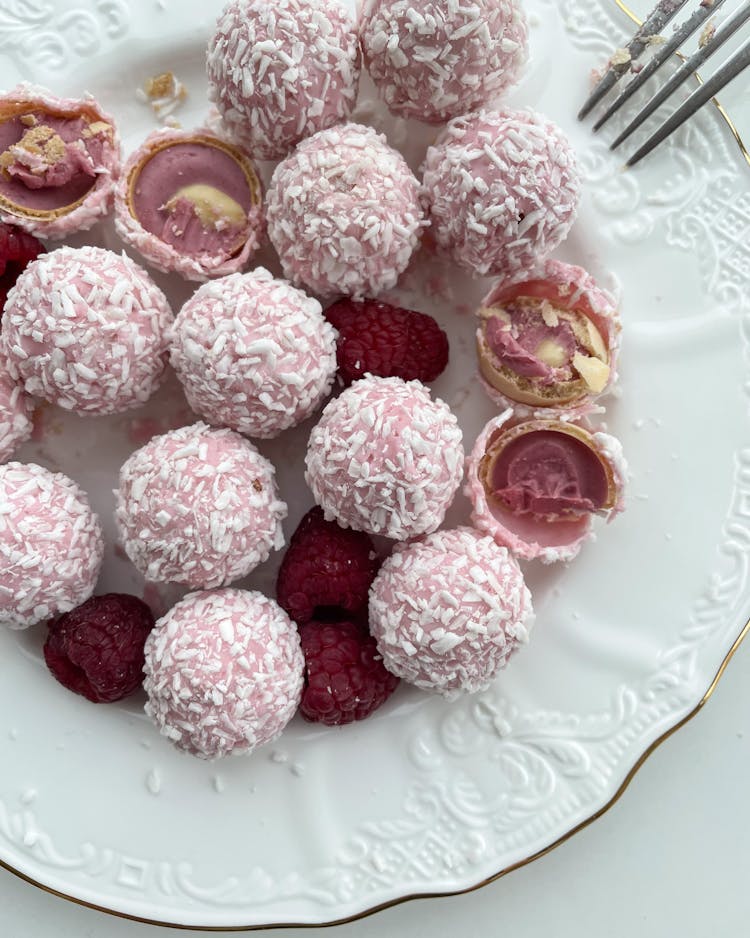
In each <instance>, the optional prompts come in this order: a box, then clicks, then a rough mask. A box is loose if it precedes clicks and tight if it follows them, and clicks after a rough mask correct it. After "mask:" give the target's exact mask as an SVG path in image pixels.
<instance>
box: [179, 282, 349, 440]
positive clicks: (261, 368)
mask: <svg viewBox="0 0 750 938" xmlns="http://www.w3.org/2000/svg"><path fill="white" fill-rule="evenodd" d="M171 362H172V366H173V367H174V369H175V371H176V372H177V377H178V378H179V379H180V381H181V382H182V386H183V388H184V390H185V395H186V396H187V399H188V403H189V404H190V406H191V407H192V409H193V410H194V411H195V412H196V413H198V414H200V415H201V416H202V417H203V418H204V419H205V420H207V421H208V422H209V423H212V424H216V425H219V426H226V427H231V428H232V429H233V430H237V431H238V432H240V433H245V434H247V435H248V436H251V437H257V438H260V439H268V438H270V437H274V436H276V435H278V434H279V433H281V431H282V430H286V429H287V428H288V427H293V426H296V425H297V424H298V423H301V421H303V420H305V419H306V418H307V417H309V416H310V414H312V413H313V412H314V411H315V410H317V408H318V407H319V405H320V404H321V402H322V400H323V398H324V397H325V396H326V395H327V394H328V392H329V390H330V389H331V384H332V383H333V378H334V375H335V373H336V333H335V331H334V329H333V327H332V326H331V325H330V323H328V322H327V321H326V319H325V318H324V316H323V313H322V310H321V306H320V303H318V301H317V300H314V299H312V298H310V297H308V296H306V295H305V294H304V293H302V291H300V290H296V289H295V288H294V287H291V286H290V285H289V284H288V283H286V282H285V281H283V280H275V279H274V278H273V277H272V276H271V274H270V273H269V272H268V271H267V270H264V269H263V268H262V267H261V268H258V269H256V270H254V271H253V272H252V273H249V274H245V275H242V274H233V275H232V276H229V277H224V278H223V279H221V280H217V281H215V282H214V283H210V284H205V285H204V286H202V287H201V288H200V289H199V290H198V291H197V293H195V294H194V295H193V297H192V298H191V299H190V300H188V302H187V303H186V304H185V306H183V308H182V310H181V312H180V313H179V315H178V316H177V319H176V321H175V326H174V331H173V339H172V350H171Z"/></svg>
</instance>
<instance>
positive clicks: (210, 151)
mask: <svg viewBox="0 0 750 938" xmlns="http://www.w3.org/2000/svg"><path fill="white" fill-rule="evenodd" d="M264 224H265V222H264V217H263V192H262V187H261V183H260V179H259V178H258V175H257V172H256V170H255V166H254V165H253V163H252V161H251V160H250V158H249V157H248V156H246V154H244V153H243V152H242V151H241V150H239V149H238V148H237V147H234V146H232V145H230V144H228V143H226V141H224V140H222V139H221V138H219V137H217V136H216V135H215V134H212V133H210V132H209V131H205V130H198V131H186V130H170V129H162V130H155V131H154V132H153V133H152V134H149V136H148V137H147V138H146V140H145V141H144V142H143V144H141V146H140V147H138V149H137V150H135V152H134V153H132V154H131V155H130V157H129V158H128V160H127V162H126V164H125V166H124V168H123V171H122V176H121V177H120V181H119V183H118V184H117V189H116V192H115V227H116V228H117V233H118V234H119V235H120V237H121V238H122V239H123V241H125V243H126V244H129V245H131V246H132V247H134V248H135V249H136V251H138V252H139V253H140V254H141V255H142V256H143V257H144V258H145V259H146V260H147V261H148V262H149V264H151V266H152V267H155V268H156V269H157V270H162V271H164V272H165V273H170V272H171V271H175V272H176V273H178V274H181V275H182V276H183V277H185V278H187V279H188V280H198V281H202V280H207V279H208V278H209V277H223V276H225V275H226V274H232V273H235V272H236V271H239V270H242V269H243V268H244V267H246V266H247V263H248V261H249V260H250V258H251V257H252V256H253V254H254V253H255V251H256V250H257V249H258V247H259V245H260V237H261V234H262V232H263V228H264Z"/></svg>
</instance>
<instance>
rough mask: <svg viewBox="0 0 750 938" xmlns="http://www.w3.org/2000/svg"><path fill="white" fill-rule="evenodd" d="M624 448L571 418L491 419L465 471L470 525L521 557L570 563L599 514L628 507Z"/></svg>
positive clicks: (607, 515)
mask: <svg viewBox="0 0 750 938" xmlns="http://www.w3.org/2000/svg"><path fill="white" fill-rule="evenodd" d="M627 473H628V469H627V464H626V462H625V459H624V457H623V453H622V446H621V444H620V442H619V441H618V440H617V439H615V437H613V436H610V435H609V434H607V433H593V432H591V431H589V430H587V429H586V428H585V427H583V426H581V425H579V424H576V423H573V422H571V421H569V420H553V419H538V420H521V421H519V420H516V419H514V418H513V412H512V411H511V410H507V411H506V412H505V413H504V414H501V415H500V416H499V417H496V418H494V419H493V420H491V421H490V422H489V423H488V424H487V426H486V427H485V428H484V430H483V431H482V433H481V434H480V435H479V438H478V439H477V442H476V444H475V445H474V449H473V450H472V453H471V456H470V457H469V462H468V468H467V481H466V494H467V495H468V497H469V498H470V500H471V503H472V508H473V512H472V522H473V523H474V525H475V526H476V527H477V528H478V529H479V530H480V531H482V532H484V533H485V534H489V535H490V536H492V537H493V538H494V539H495V540H496V541H497V542H498V544H502V545H504V546H506V547H508V548H509V549H510V550H512V551H513V552H514V553H515V554H516V555H517V556H518V557H521V558H523V559H524V560H534V559H537V558H538V559H540V560H542V561H543V562H544V563H554V562H555V561H559V560H572V559H573V557H575V556H576V555H577V554H578V552H579V551H580V549H581V545H582V544H583V542H584V541H585V540H586V539H587V538H588V537H589V536H590V535H591V523H592V519H593V517H594V516H595V515H599V516H602V517H604V518H606V519H607V520H611V519H612V518H613V517H614V516H615V515H616V514H618V513H619V512H620V511H622V510H623V509H624V501H623V493H624V488H625V483H626V480H627Z"/></svg>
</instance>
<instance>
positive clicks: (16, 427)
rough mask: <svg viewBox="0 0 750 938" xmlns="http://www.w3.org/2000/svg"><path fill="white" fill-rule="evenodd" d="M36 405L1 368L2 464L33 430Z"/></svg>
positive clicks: (0, 421) (0, 438)
mask: <svg viewBox="0 0 750 938" xmlns="http://www.w3.org/2000/svg"><path fill="white" fill-rule="evenodd" d="M33 413H34V403H33V401H32V400H31V398H30V397H29V395H28V394H27V393H26V392H25V391H24V389H23V388H22V387H21V385H20V384H19V383H18V382H17V381H14V380H13V379H12V378H11V377H10V375H9V374H8V373H7V372H4V371H3V370H2V369H1V368H0V462H5V460H6V459H10V457H11V456H12V455H13V453H15V451H16V450H17V449H18V447H19V446H20V445H21V444H22V443H25V442H26V440H28V439H29V437H30V436H31V431H32V430H33V426H34V425H33V423H32V419H31V418H32V415H33Z"/></svg>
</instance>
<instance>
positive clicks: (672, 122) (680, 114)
mask: <svg viewBox="0 0 750 938" xmlns="http://www.w3.org/2000/svg"><path fill="white" fill-rule="evenodd" d="M748 66H750V39H748V41H747V42H746V43H745V44H744V45H743V46H741V47H740V50H739V51H738V52H737V53H736V54H735V55H734V56H732V58H730V59H729V61H727V62H726V63H725V64H724V65H723V66H722V67H721V68H720V69H719V71H718V72H717V73H716V74H715V75H714V76H713V77H712V78H710V79H709V80H708V81H707V82H706V83H705V84H704V85H701V86H700V88H697V89H696V90H695V91H694V92H693V94H691V95H690V97H689V98H688V99H687V101H685V102H684V104H682V105H681V106H680V107H679V108H677V110H676V111H675V112H674V114H673V115H672V116H671V117H670V118H669V119H668V120H667V121H666V122H665V123H664V124H663V125H662V126H661V127H660V128H659V130H657V131H656V133H655V134H654V135H653V136H652V137H651V138H650V139H649V140H647V141H646V143H644V144H643V146H642V147H641V148H640V150H638V151H637V152H636V153H634V154H633V155H632V156H631V157H630V159H629V160H628V161H627V163H626V164H625V165H626V166H635V164H636V163H638V162H640V160H642V159H643V157H644V156H646V155H647V154H649V153H650V152H651V151H652V150H653V149H654V147H657V146H658V145H659V144H660V143H661V142H662V141H663V140H666V139H667V137H668V136H669V135H670V134H672V133H674V131H675V130H677V128H678V127H681V126H682V125H683V124H684V123H685V121H686V120H687V119H688V118H690V117H692V116H693V114H695V112H696V111H697V110H698V109H699V108H701V107H703V105H704V104H705V103H706V101H710V100H711V98H713V97H714V95H716V94H718V93H719V91H721V89H722V88H723V87H724V86H725V85H728V84H729V82H730V81H732V80H733V79H735V78H736V77H737V76H738V75H739V74H740V72H742V71H744V70H745V69H746V68H747V67H748Z"/></svg>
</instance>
